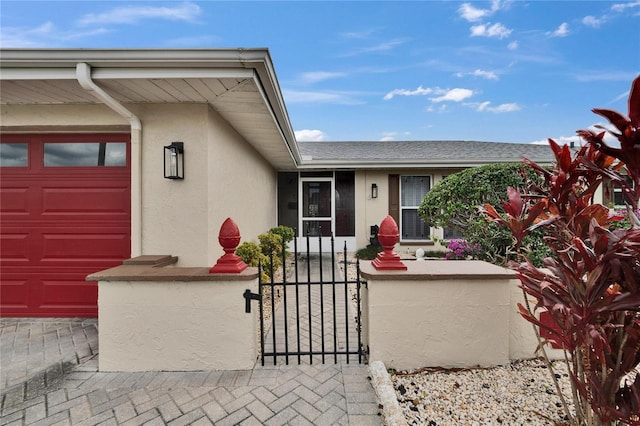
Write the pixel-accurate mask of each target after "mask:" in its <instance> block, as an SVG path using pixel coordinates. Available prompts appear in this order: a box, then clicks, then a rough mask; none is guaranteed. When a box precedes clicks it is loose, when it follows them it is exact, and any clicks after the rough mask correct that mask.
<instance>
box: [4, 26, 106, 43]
mask: <svg viewBox="0 0 640 426" xmlns="http://www.w3.org/2000/svg"><path fill="white" fill-rule="evenodd" d="M107 32H108V31H107V30H106V29H104V28H99V27H98V28H93V29H90V30H85V31H60V30H59V29H58V28H56V26H55V25H54V24H53V23H51V22H45V23H44V24H42V25H39V26H37V27H35V28H24V27H5V26H0V45H1V46H2V47H14V48H21V47H22V48H28V47H57V46H63V45H64V44H66V43H68V42H69V41H73V40H77V39H80V38H84V37H90V36H95V35H100V34H104V33H107ZM76 43H77V42H76Z"/></svg>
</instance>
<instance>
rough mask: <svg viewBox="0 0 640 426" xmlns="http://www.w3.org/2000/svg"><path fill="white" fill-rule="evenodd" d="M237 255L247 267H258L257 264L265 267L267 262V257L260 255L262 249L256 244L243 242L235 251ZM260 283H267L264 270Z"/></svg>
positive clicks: (267, 276)
mask: <svg viewBox="0 0 640 426" xmlns="http://www.w3.org/2000/svg"><path fill="white" fill-rule="evenodd" d="M236 255H238V256H239V257H240V258H241V259H242V261H243V262H244V263H246V264H247V265H249V266H253V267H258V264H262V265H266V264H267V263H268V262H269V259H268V258H267V256H265V255H264V254H263V253H262V249H261V248H260V246H259V245H258V244H256V243H253V242H250V241H245V242H243V243H242V244H240V245H239V246H238V248H237V249H236ZM261 279H262V281H268V280H269V275H267V274H266V273H265V272H264V270H263V272H262V277H261Z"/></svg>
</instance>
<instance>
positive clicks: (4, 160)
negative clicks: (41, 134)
mask: <svg viewBox="0 0 640 426" xmlns="http://www.w3.org/2000/svg"><path fill="white" fill-rule="evenodd" d="M28 159H29V145H28V144H26V143H0V167H27V166H28V165H29V160H28Z"/></svg>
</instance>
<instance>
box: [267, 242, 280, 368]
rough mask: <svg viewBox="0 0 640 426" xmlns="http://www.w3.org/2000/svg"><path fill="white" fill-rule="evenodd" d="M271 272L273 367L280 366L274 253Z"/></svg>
mask: <svg viewBox="0 0 640 426" xmlns="http://www.w3.org/2000/svg"><path fill="white" fill-rule="evenodd" d="M269 260H270V265H269V272H271V277H269V283H270V285H269V287H270V288H271V332H272V333H271V334H272V336H273V365H277V364H278V356H277V355H276V354H277V353H278V350H277V347H276V302H275V292H276V291H275V290H276V289H275V286H274V284H273V252H271V256H270V258H269Z"/></svg>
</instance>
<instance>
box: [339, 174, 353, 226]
mask: <svg viewBox="0 0 640 426" xmlns="http://www.w3.org/2000/svg"><path fill="white" fill-rule="evenodd" d="M354 177H355V173H354V172H336V235H337V236H338V237H352V236H354V235H355V234H356V199H355V191H354Z"/></svg>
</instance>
